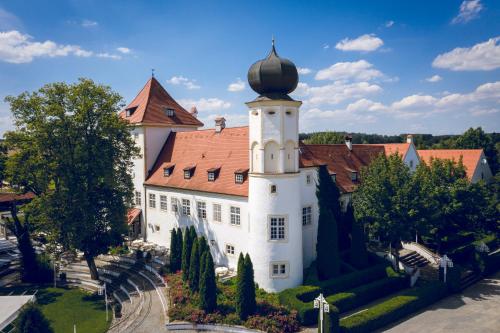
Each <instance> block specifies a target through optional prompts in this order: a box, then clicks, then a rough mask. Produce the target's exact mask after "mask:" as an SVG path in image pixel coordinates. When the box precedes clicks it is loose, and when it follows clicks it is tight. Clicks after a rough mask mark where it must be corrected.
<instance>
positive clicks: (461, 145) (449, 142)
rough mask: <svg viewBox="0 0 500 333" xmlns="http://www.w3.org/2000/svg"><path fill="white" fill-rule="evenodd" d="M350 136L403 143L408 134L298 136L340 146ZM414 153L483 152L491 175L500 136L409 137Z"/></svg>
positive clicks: (499, 155) (477, 132) (475, 132)
mask: <svg viewBox="0 0 500 333" xmlns="http://www.w3.org/2000/svg"><path fill="white" fill-rule="evenodd" d="M346 134H349V135H351V136H352V143H354V144H360V143H365V144H366V143H372V144H373V143H403V142H406V135H407V134H399V135H381V134H366V133H347V132H315V133H301V134H300V135H299V138H300V140H302V141H304V142H305V143H307V144H339V143H344V142H345V136H346ZM412 135H413V139H414V143H415V146H416V147H417V149H484V153H485V155H486V157H487V159H488V163H489V164H490V167H491V170H492V171H493V174H495V173H496V172H498V170H499V169H500V168H499V167H500V166H499V163H498V161H500V133H495V132H493V133H485V132H484V131H483V129H482V128H481V127H478V128H469V129H468V130H467V131H465V132H464V133H463V134H461V135H432V134H412Z"/></svg>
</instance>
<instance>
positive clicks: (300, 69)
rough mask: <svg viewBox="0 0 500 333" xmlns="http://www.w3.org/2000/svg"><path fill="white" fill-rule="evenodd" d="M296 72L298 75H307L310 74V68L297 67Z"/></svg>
mask: <svg viewBox="0 0 500 333" xmlns="http://www.w3.org/2000/svg"><path fill="white" fill-rule="evenodd" d="M297 72H299V74H300V75H307V74H311V73H312V70H311V69H310V68H306V67H297Z"/></svg>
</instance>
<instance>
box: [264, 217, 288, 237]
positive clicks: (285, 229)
mask: <svg viewBox="0 0 500 333" xmlns="http://www.w3.org/2000/svg"><path fill="white" fill-rule="evenodd" d="M273 219H276V223H277V225H275V226H273ZM279 219H283V225H282V226H280V225H279ZM273 228H276V231H275V233H276V238H273ZM281 228H283V237H282V238H280V237H279V236H280V229H281ZM267 229H268V230H267V240H268V241H269V242H284V243H286V242H288V215H268V220H267Z"/></svg>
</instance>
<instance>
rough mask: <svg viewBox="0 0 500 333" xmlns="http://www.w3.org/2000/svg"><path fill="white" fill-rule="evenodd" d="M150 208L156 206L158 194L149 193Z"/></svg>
mask: <svg viewBox="0 0 500 333" xmlns="http://www.w3.org/2000/svg"><path fill="white" fill-rule="evenodd" d="M149 208H156V194H153V193H149Z"/></svg>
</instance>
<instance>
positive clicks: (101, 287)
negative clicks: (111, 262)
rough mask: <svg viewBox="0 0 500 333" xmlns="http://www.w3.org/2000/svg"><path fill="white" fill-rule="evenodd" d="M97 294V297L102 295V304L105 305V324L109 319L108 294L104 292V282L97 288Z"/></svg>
mask: <svg viewBox="0 0 500 333" xmlns="http://www.w3.org/2000/svg"><path fill="white" fill-rule="evenodd" d="M97 294H98V295H99V296H102V295H104V302H105V303H106V322H107V321H108V320H109V317H108V292H107V290H106V282H104V285H102V286H100V287H99V289H98V290H97Z"/></svg>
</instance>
